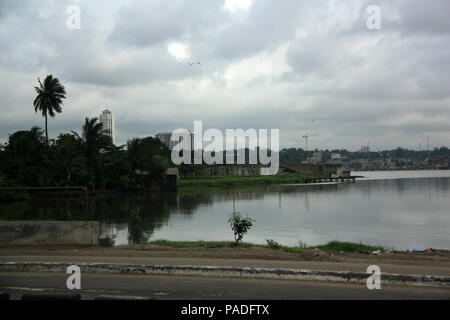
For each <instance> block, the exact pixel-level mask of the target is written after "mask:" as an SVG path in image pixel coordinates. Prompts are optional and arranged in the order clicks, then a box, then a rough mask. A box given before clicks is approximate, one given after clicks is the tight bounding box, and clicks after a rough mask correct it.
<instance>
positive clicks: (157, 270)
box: [0, 262, 450, 288]
mask: <svg viewBox="0 0 450 320" xmlns="http://www.w3.org/2000/svg"><path fill="white" fill-rule="evenodd" d="M71 264H74V263H68V262H0V272H66V269H67V267H68V266H69V265H71ZM75 264H76V265H78V266H79V267H80V269H81V272H82V273H84V272H86V273H117V274H153V275H180V276H181V275H183V276H205V277H228V278H260V279H283V280H307V281H329V282H352V283H361V284H365V283H366V281H367V278H368V277H369V274H367V273H365V272H351V271H331V270H302V269H277V268H243V267H226V266H224V267H222V266H220V267H219V266H191V265H186V266H169V265H134V264H116V263H75ZM381 282H382V284H390V285H410V286H411V285H412V286H425V287H447V288H449V287H450V277H447V276H437V275H416V274H394V273H382V274H381Z"/></svg>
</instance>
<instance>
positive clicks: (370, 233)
mask: <svg viewBox="0 0 450 320" xmlns="http://www.w3.org/2000/svg"><path fill="white" fill-rule="evenodd" d="M356 174H358V175H363V176H365V177H366V178H365V179H361V180H358V181H357V182H356V183H344V184H326V185H277V186H270V187H252V188H242V189H236V190H225V191H214V192H207V191H204V192H191V193H186V192H179V193H178V194H177V193H172V194H163V195H162V194H161V195H160V194H153V195H151V196H145V197H138V196H135V197H118V196H114V197H113V196H111V197H97V198H91V199H89V200H86V199H70V200H68V199H51V200H33V201H29V202H28V203H21V204H18V203H14V204H1V205H0V219H9V220H31V219H39V220H98V221H100V222H101V229H102V230H101V232H102V237H106V238H107V239H108V241H107V242H108V243H110V244H111V245H123V244H131V243H141V242H145V241H149V240H156V239H167V240H230V241H231V240H232V239H233V235H232V233H231V229H230V227H229V225H228V224H227V219H228V216H229V215H230V213H231V212H233V210H236V211H238V212H241V213H243V214H248V215H249V216H250V217H252V218H254V219H255V220H256V222H255V223H254V226H253V228H252V229H251V230H250V231H249V233H248V234H247V235H246V236H245V237H244V240H245V241H247V242H254V243H266V239H274V240H275V241H277V242H279V243H282V244H284V245H290V246H295V245H298V242H299V240H301V241H303V242H305V243H306V244H308V245H317V244H323V243H326V242H328V241H331V240H340V241H352V242H363V243H368V244H373V245H383V246H387V247H394V248H397V249H409V248H419V249H424V248H428V247H432V248H441V249H450V189H449V186H450V171H448V170H445V171H442V170H441V171H391V172H358V173H356Z"/></svg>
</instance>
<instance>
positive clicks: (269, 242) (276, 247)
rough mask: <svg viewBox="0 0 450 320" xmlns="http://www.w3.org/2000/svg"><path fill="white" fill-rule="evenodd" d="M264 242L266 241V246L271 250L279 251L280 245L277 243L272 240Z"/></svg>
mask: <svg viewBox="0 0 450 320" xmlns="http://www.w3.org/2000/svg"><path fill="white" fill-rule="evenodd" d="M266 241H267V245H268V246H269V247H270V248H272V249H280V248H281V244H279V243H278V242H276V241H275V240H273V239H266Z"/></svg>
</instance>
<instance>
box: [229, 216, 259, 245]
mask: <svg viewBox="0 0 450 320" xmlns="http://www.w3.org/2000/svg"><path fill="white" fill-rule="evenodd" d="M253 222H254V220H253V219H252V218H250V217H248V216H247V217H245V218H243V217H242V216H241V214H240V213H239V212H233V213H232V214H231V216H230V218H229V219H228V223H229V224H230V226H231V229H232V230H233V233H234V241H235V242H236V245H239V243H240V242H241V241H242V238H243V237H244V235H245V234H246V233H247V232H248V230H250V228H251V227H252V226H253Z"/></svg>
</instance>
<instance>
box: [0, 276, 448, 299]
mask: <svg viewBox="0 0 450 320" xmlns="http://www.w3.org/2000/svg"><path fill="white" fill-rule="evenodd" d="M68 276H69V275H68V274H63V273H31V272H26V273H19V272H2V273H0V291H4V292H9V293H10V295H11V299H13V300H15V299H20V298H21V297H22V295H23V294H29V293H46V292H50V293H69V292H73V291H71V290H68V289H67V287H66V280H67V277H68ZM77 292H78V293H80V294H81V297H82V300H92V299H94V298H95V297H97V296H99V295H113V296H138V297H149V298H155V299H157V300H173V299H180V300H189V299H193V300H248V299H250V300H266V299H271V300H302V299H383V300H384V299H408V300H409V299H433V300H436V299H445V300H450V289H448V288H429V287H406V286H383V285H382V287H381V289H380V290H369V289H367V287H366V286H365V285H360V284H350V283H324V282H309V281H290V280H267V279H235V278H209V277H208V278H207V277H188V276H172V275H171V276H162V275H157V276H155V275H120V274H113V275H111V274H82V275H81V290H77Z"/></svg>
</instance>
